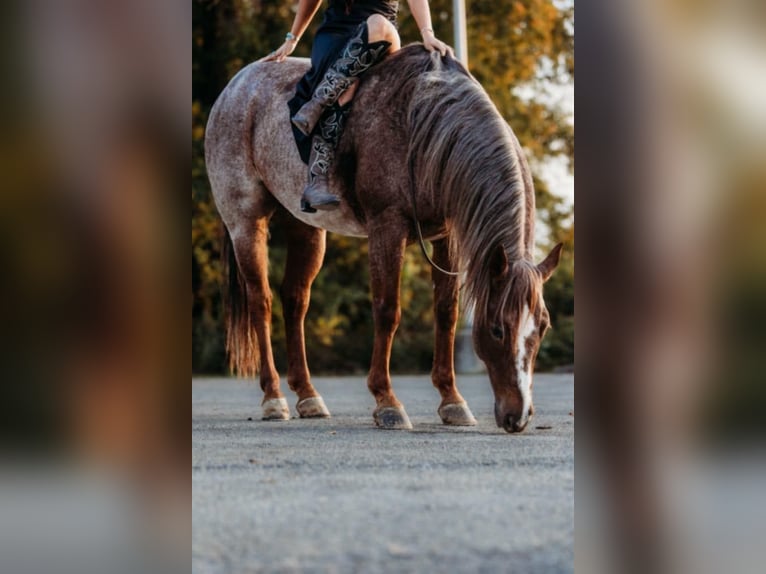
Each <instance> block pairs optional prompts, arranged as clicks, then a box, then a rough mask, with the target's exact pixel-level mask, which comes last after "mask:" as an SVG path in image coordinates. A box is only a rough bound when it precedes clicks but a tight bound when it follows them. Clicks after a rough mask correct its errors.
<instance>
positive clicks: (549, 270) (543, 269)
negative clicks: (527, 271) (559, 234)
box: [537, 243, 564, 282]
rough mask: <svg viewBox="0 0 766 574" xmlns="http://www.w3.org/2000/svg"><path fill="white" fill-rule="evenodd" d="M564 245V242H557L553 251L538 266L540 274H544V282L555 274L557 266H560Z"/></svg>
mask: <svg viewBox="0 0 766 574" xmlns="http://www.w3.org/2000/svg"><path fill="white" fill-rule="evenodd" d="M562 247H564V244H563V243H557V244H556V246H555V247H554V248H553V249H551V252H550V253H548V256H547V257H546V258H545V259H543V260H542V262H541V263H540V264H539V265H538V266H537V270H538V271H539V272H540V275H542V276H543V282H545V281H547V280H548V279H550V278H551V275H553V272H554V271H555V270H556V267H558V265H559V258H560V257H561V248H562Z"/></svg>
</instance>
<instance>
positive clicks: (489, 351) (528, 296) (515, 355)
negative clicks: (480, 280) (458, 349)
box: [473, 243, 562, 432]
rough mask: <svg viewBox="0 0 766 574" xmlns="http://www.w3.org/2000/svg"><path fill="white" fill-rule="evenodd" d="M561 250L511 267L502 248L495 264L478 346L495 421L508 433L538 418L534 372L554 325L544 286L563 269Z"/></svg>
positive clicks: (478, 324) (476, 329) (476, 335)
mask: <svg viewBox="0 0 766 574" xmlns="http://www.w3.org/2000/svg"><path fill="white" fill-rule="evenodd" d="M561 247H562V245H561V244H560V243H559V244H558V245H556V247H554V248H553V250H551V252H550V253H549V254H548V256H547V257H546V258H545V260H544V261H543V262H542V263H540V264H539V265H534V264H533V263H531V262H528V261H517V262H513V263H511V264H509V262H508V257H507V255H506V253H505V251H504V250H503V249H502V248H498V249H497V250H496V251H495V253H494V255H493V256H492V260H491V261H490V262H489V266H490V273H491V277H492V279H491V286H490V291H489V297H488V300H487V305H486V314H484V312H483V311H484V310H483V309H477V313H476V316H475V317H474V325H473V341H474V346H475V348H476V353H477V355H478V356H479V358H480V359H481V360H482V361H484V363H485V364H486V365H487V371H488V373H489V379H490V382H491V383H492V390H493V391H494V393H495V421H496V422H497V426H499V427H502V428H504V429H505V430H506V431H507V432H519V431H522V430H524V427H526V426H527V423H528V422H529V419H530V417H531V416H532V414H533V413H534V408H533V406H532V372H533V370H534V364H535V357H536V356H537V351H538V349H539V348H540V342H541V341H542V339H543V335H545V331H546V330H547V329H548V327H549V325H550V317H549V315H548V310H547V309H546V308H545V302H544V301H543V295H542V293H543V283H545V281H547V280H548V279H549V278H550V276H551V275H552V274H553V271H554V269H555V268H556V266H557V265H558V263H559V256H560V254H561Z"/></svg>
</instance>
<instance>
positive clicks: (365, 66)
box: [292, 14, 401, 135]
mask: <svg viewBox="0 0 766 574" xmlns="http://www.w3.org/2000/svg"><path fill="white" fill-rule="evenodd" d="M400 47H401V41H400V40H399V34H398V32H397V31H396V28H395V27H394V25H393V24H391V22H389V21H388V20H387V19H386V18H385V17H383V16H381V15H380V14H373V15H372V16H370V17H369V18H367V20H366V21H365V22H363V23H362V24H360V25H359V27H358V28H357V30H356V32H355V33H354V35H353V36H352V38H351V39H350V40H349V41H348V43H347V44H346V45H345V47H344V48H343V50H342V51H341V55H340V57H339V58H338V59H337V60H336V61H335V62H334V63H333V64H332V65H331V66H330V68H329V69H328V70H327V73H326V74H325V76H324V78H322V81H321V82H320V83H319V85H318V86H317V87H316V88H315V90H314V95H313V96H312V98H311V99H310V100H309V101H308V102H306V103H305V104H304V105H303V107H301V109H300V110H298V112H297V113H296V114H295V116H293V118H292V121H293V124H295V126H296V127H297V128H298V129H299V130H301V131H302V132H303V133H304V134H306V135H308V134H310V133H311V132H312V131H314V127H315V126H316V124H317V122H318V121H319V118H320V117H321V116H322V113H323V112H324V110H325V109H326V108H328V107H330V106H331V105H332V104H334V103H335V102H337V101H338V99H339V98H340V97H341V95H342V94H343V93H344V92H345V91H346V90H348V89H349V88H350V87H351V86H352V85H354V84H355V83H356V81H357V78H358V77H359V76H361V75H362V74H364V73H365V72H366V71H367V70H369V69H370V68H371V67H372V66H374V65H375V64H377V63H378V62H380V61H381V60H382V59H383V58H384V57H385V56H386V54H388V53H390V52H393V51H396V50H398V49H399V48H400Z"/></svg>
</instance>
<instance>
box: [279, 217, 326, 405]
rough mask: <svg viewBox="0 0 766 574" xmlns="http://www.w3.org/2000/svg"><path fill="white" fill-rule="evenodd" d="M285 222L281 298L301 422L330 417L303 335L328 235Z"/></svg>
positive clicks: (289, 380)
mask: <svg viewBox="0 0 766 574" xmlns="http://www.w3.org/2000/svg"><path fill="white" fill-rule="evenodd" d="M285 220H286V221H285V230H286V232H287V265H286V269H285V277H284V280H283V281H282V287H281V289H280V296H281V299H282V310H283V313H284V319H285V334H286V335H287V384H288V386H289V387H290V388H291V389H292V390H293V391H294V392H295V393H296V394H297V395H298V404H297V405H296V409H297V411H298V414H299V415H300V416H301V418H315V417H329V416H330V411H328V410H327V407H326V406H325V404H324V401H323V400H322V397H321V396H319V393H317V391H316V389H315V388H314V386H313V385H312V384H311V379H310V375H309V368H308V364H307V362H306V344H305V338H304V332H303V322H304V319H305V318H306V312H307V311H308V308H309V301H310V296H311V284H312V283H313V281H314V279H315V278H316V276H317V273H319V270H320V269H321V267H322V260H323V259H324V251H325V235H326V233H325V231H324V230H323V229H317V228H315V227H311V226H309V225H306V224H305V223H301V222H300V221H298V220H297V219H295V218H293V217H292V216H291V215H288V214H285Z"/></svg>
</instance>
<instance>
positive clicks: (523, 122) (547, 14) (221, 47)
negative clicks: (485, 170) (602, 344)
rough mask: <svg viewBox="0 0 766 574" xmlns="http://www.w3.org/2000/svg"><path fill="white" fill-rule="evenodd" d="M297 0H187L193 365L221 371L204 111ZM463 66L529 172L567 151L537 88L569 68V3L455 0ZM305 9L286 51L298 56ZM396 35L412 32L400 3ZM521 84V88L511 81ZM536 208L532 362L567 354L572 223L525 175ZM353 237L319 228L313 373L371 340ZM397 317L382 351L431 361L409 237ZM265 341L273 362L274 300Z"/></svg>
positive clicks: (353, 361)
mask: <svg viewBox="0 0 766 574" xmlns="http://www.w3.org/2000/svg"><path fill="white" fill-rule="evenodd" d="M296 5H297V2H291V1H286V2H265V1H262V0H193V22H192V67H193V80H192V134H193V135H192V301H193V305H192V318H193V332H192V347H193V363H192V369H193V371H194V372H222V371H223V370H224V365H225V364H226V363H225V360H224V349H223V324H222V314H221V305H220V282H221V279H222V274H221V265H220V261H219V250H220V235H219V233H220V223H219V220H218V218H217V215H216V212H215V207H214V205H213V202H212V198H211V195H210V189H209V184H208V181H207V176H206V174H205V166H204V154H203V139H204V126H205V122H206V121H207V114H208V112H209V110H210V107H211V106H212V105H213V103H214V101H215V99H216V98H217V96H218V94H219V93H220V92H221V90H223V88H224V87H225V85H226V83H227V82H228V80H229V79H230V78H231V77H232V76H233V75H234V74H235V73H236V72H237V71H238V70H239V69H241V68H242V67H243V66H244V65H246V64H247V63H248V62H250V61H253V60H255V59H257V58H259V57H261V56H262V55H264V54H266V53H268V52H269V51H271V50H273V49H274V48H276V47H277V46H279V45H280V44H281V42H282V40H283V38H284V33H285V31H287V30H289V28H290V25H291V24H292V20H293V17H294V14H295V7H296ZM451 12H452V0H431V13H432V15H433V22H434V28H435V30H436V34H437V36H439V37H440V38H443V39H444V40H445V41H447V42H449V43H452V38H453V36H452V18H451ZM467 14H468V26H469V28H468V40H469V41H468V44H469V63H470V69H471V72H472V73H473V74H474V75H475V76H476V78H477V79H478V80H479V81H480V82H481V83H482V85H483V86H484V87H485V88H486V90H487V92H488V93H489V95H490V97H491V98H492V100H493V101H494V102H495V104H496V105H497V107H498V110H499V111H500V113H501V114H502V115H503V117H505V118H506V120H507V121H508V122H509V124H510V125H511V127H512V128H513V129H514V131H515V132H516V134H517V136H518V138H519V140H520V141H521V143H522V145H523V146H524V147H525V149H526V150H527V153H528V154H529V156H530V160H531V163H532V165H533V171H535V172H538V171H539V169H540V167H541V166H542V165H543V164H544V161H545V160H546V159H549V158H552V157H555V156H562V155H563V156H564V157H566V158H568V160H569V162H570V166H571V162H572V158H573V152H574V129H573V126H572V123H571V122H570V121H569V119H568V118H567V117H566V116H565V114H564V113H563V112H562V111H561V110H558V109H557V108H556V106H555V105H554V104H552V103H551V98H550V97H548V96H547V94H546V92H547V91H549V90H550V89H551V87H553V86H556V85H561V84H565V83H569V82H571V81H572V78H573V74H574V36H573V17H574V15H573V7H572V5H571V3H567V2H561V1H558V0H525V1H512V0H470V1H468V2H467ZM320 21H321V15H318V16H317V17H316V18H315V21H314V22H313V23H312V25H311V27H310V28H309V31H308V32H307V33H306V35H305V40H304V41H302V42H301V43H300V44H299V45H298V47H297V49H296V51H295V53H294V55H295V56H308V55H309V53H310V48H311V44H310V41H311V38H312V37H313V32H314V30H315V29H316V27H317V26H318V25H319V22H320ZM399 23H400V34H401V36H402V43H403V44H407V43H409V42H413V41H416V40H419V39H420V35H419V32H418V30H417V25H416V24H415V22H414V20H413V19H412V17H411V16H410V12H409V8H408V7H407V5H406V3H405V2H402V3H401V10H400V17H399ZM522 88H523V89H522ZM535 186H536V193H537V204H538V217H539V220H540V221H541V222H542V223H543V224H544V226H545V227H546V229H547V232H548V233H547V237H548V239H547V240H546V241H545V244H544V245H540V248H541V251H545V250H546V249H548V248H549V247H550V246H552V245H553V244H554V243H555V242H556V241H564V243H565V252H564V255H563V258H562V263H561V266H560V268H559V270H558V271H557V273H556V274H555V275H554V276H553V278H552V279H551V280H550V281H549V283H548V284H547V285H546V291H545V293H546V302H547V304H548V307H549V310H550V312H551V317H552V320H553V321H552V322H553V326H554V328H553V330H552V331H551V332H550V333H549V335H548V336H547V337H546V339H545V341H544V344H543V346H542V348H541V350H540V355H539V358H538V366H539V367H540V368H549V367H552V366H555V365H560V364H569V363H571V362H573V360H574V289H573V279H574V263H573V259H572V256H573V246H574V226H573V224H572V223H571V213H570V210H569V209H568V208H567V207H566V205H565V204H564V202H563V201H562V200H561V198H560V197H559V196H557V195H555V194H553V193H551V191H550V190H549V189H548V186H547V185H546V183H545V182H544V181H543V180H542V179H540V178H539V177H535ZM270 260H271V265H270V280H271V282H272V286H273V287H276V286H277V285H279V282H280V281H281V277H282V272H283V270H284V265H285V248H284V240H283V238H282V237H281V236H280V234H279V230H278V228H277V227H276V226H274V228H273V229H272V241H271V243H270ZM368 283H369V275H368V270H367V243H366V241H364V240H360V239H355V238H348V237H341V236H337V235H333V234H330V235H328V245H327V255H326V257H325V265H324V268H323V270H322V272H321V273H320V274H319V276H318V278H317V280H316V282H315V284H314V288H313V291H312V300H311V308H310V310H309V314H308V317H307V320H306V339H307V352H308V358H309V363H310V365H311V367H312V370H313V372H317V373H318V372H326V373H348V372H364V371H366V370H367V367H368V362H369V357H370V355H371V350H372V336H373V334H372V311H371V306H370V295H369V288H368ZM402 303H403V306H402V307H403V308H402V312H403V317H402V323H401V326H400V328H399V331H398V333H397V337H396V339H395V343H394V349H393V354H392V368H393V369H394V370H396V371H399V372H402V371H409V372H415V371H427V370H428V369H430V366H431V361H432V350H431V346H432V340H433V336H432V322H431V321H432V317H433V315H432V309H431V306H432V297H431V279H430V269H429V267H428V264H427V263H426V262H425V261H424V260H423V257H422V255H421V254H420V252H419V250H418V248H417V247H411V248H410V249H408V251H407V257H406V262H405V268H404V272H403V278H402ZM273 339H274V341H273V342H274V351H275V359H276V361H277V365H278V367H279V368H280V369H281V370H284V365H285V364H286V361H285V348H284V326H283V324H282V320H281V305H280V302H279V298H278V297H275V300H274V326H273Z"/></svg>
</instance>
